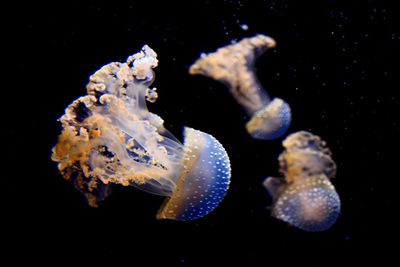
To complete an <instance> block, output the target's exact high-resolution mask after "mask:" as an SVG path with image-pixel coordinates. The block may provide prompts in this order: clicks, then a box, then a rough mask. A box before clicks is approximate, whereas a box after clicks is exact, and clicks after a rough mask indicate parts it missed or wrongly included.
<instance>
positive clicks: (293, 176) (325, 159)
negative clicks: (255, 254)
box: [263, 131, 340, 232]
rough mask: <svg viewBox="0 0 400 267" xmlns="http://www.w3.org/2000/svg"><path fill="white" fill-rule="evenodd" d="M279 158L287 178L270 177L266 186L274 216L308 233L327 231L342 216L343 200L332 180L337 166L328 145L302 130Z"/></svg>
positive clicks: (289, 140) (284, 144)
mask: <svg viewBox="0 0 400 267" xmlns="http://www.w3.org/2000/svg"><path fill="white" fill-rule="evenodd" d="M283 146H284V147H285V151H283V152H282V153H281V155H280V156H279V164H280V172H281V173H282V174H283V175H284V177H268V178H267V179H265V181H264V183H263V185H264V187H265V188H266V189H267V191H268V193H269V194H270V196H271V197H272V202H273V205H272V216H273V217H275V218H277V219H279V220H282V221H285V222H287V223H289V224H291V225H293V226H295V227H297V228H300V229H302V230H305V231H312V232H316V231H324V230H326V229H328V228H330V227H331V226H332V225H333V224H334V223H335V222H336V220H337V218H338V216H339V214H340V198H339V195H338V194H337V192H336V190H335V187H334V186H333V185H332V183H331V181H330V179H331V178H333V177H334V176H335V173H336V164H335V162H334V161H333V160H332V158H331V152H330V150H329V149H328V148H327V147H326V143H325V142H324V141H322V140H321V139H320V138H319V137H318V136H316V135H313V134H311V133H309V132H305V131H300V132H297V133H294V134H292V135H290V136H288V137H287V138H286V139H285V140H284V141H283Z"/></svg>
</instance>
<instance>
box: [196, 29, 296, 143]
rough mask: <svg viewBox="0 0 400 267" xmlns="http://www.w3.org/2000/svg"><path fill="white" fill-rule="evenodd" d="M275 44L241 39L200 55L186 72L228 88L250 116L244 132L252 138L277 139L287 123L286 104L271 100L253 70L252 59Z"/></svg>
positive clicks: (262, 39)
mask: <svg viewBox="0 0 400 267" xmlns="http://www.w3.org/2000/svg"><path fill="white" fill-rule="evenodd" d="M275 45H276V42H275V40H274V39H272V38H270V37H268V36H265V35H261V34H259V35H256V36H254V37H251V38H244V39H243V40H241V41H240V42H237V43H235V44H231V45H227V46H225V47H222V48H220V49H218V50H217V51H216V52H214V53H210V54H207V55H203V56H201V57H200V58H199V59H198V60H197V61H196V62H195V63H194V64H193V65H192V66H191V67H190V69H189V73H190V74H194V75H196V74H197V75H204V76H207V77H210V78H212V79H214V80H217V81H220V82H222V83H224V84H226V85H227V86H228V87H229V89H230V92H231V94H232V95H233V97H234V98H235V99H236V101H237V102H238V103H239V104H240V105H241V106H243V108H244V109H245V110H246V112H247V113H248V115H249V116H250V117H251V119H250V121H249V122H248V123H247V124H246V129H247V131H248V133H249V134H250V135H251V136H252V137H253V138H256V139H262V140H271V139H276V138H279V137H281V136H282V135H283V134H284V133H285V132H286V131H287V129H288V128H289V126H290V122H291V111H290V107H289V105H288V104H287V103H286V102H285V101H283V100H282V99H279V98H275V99H272V100H271V99H270V97H269V95H268V93H267V92H266V91H265V90H264V89H263V87H262V86H261V84H260V82H259V81H258V79H257V76H256V74H255V70H254V63H255V60H256V58H257V57H258V56H260V55H261V54H263V53H264V52H265V51H266V50H267V49H269V48H272V47H275Z"/></svg>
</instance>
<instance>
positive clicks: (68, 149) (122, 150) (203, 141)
mask: <svg viewBox="0 0 400 267" xmlns="http://www.w3.org/2000/svg"><path fill="white" fill-rule="evenodd" d="M157 63H158V61H157V55H156V53H155V52H154V51H153V50H152V49H151V48H149V47H148V46H144V47H143V48H142V51H141V52H139V53H137V54H134V55H133V56H131V57H129V58H128V59H127V62H126V63H118V62H116V63H111V64H108V65H106V66H104V67H102V68H101V69H100V70H99V71H97V72H96V73H95V74H94V75H92V76H91V77H90V82H89V84H88V85H87V92H88V95H87V96H83V97H80V98H78V99H77V100H75V101H74V102H73V103H72V104H71V105H70V106H69V107H68V108H67V109H66V112H65V115H63V116H62V117H61V118H60V121H61V123H62V126H63V131H62V133H61V135H60V136H59V142H58V143H57V145H56V146H55V147H54V148H53V155H52V159H53V160H54V161H56V162H58V168H59V170H60V172H61V173H62V174H63V176H64V178H65V179H67V180H70V181H71V182H73V183H74V185H75V187H76V188H77V189H78V190H79V191H80V192H82V193H83V194H84V195H85V196H86V198H87V200H88V203H89V204H90V205H91V206H94V207H96V206H98V205H99V203H100V202H102V201H103V200H104V199H105V198H106V197H107V196H108V195H109V194H110V193H111V186H112V185H114V184H121V185H124V186H129V185H131V186H135V187H137V188H139V189H141V190H144V191H146V192H149V193H152V194H157V195H162V196H166V197H167V199H166V200H165V203H164V204H163V206H162V207H161V209H160V210H159V212H158V214H157V218H160V219H175V220H193V219H197V218H200V217H203V216H204V215H206V214H208V213H209V212H211V211H212V210H213V209H214V208H215V207H217V206H218V204H219V203H220V202H221V200H222V199H223V198H224V195H225V193H226V191H227V190H228V186H229V182H230V162H229V158H228V155H227V153H226V151H225V149H224V148H223V146H222V145H221V144H220V143H219V142H218V141H217V140H216V139H215V138H214V137H212V136H211V135H209V134H206V133H203V132H201V131H197V130H194V129H191V128H188V127H185V131H184V144H182V143H180V142H179V141H178V140H177V139H176V138H175V137H174V136H173V135H172V134H171V133H169V132H168V131H167V130H166V129H165V128H164V126H163V120H162V119H161V118H160V117H159V116H157V115H156V114H153V113H151V112H149V111H148V110H147V107H146V100H147V101H150V102H154V101H155V100H156V99H157V93H156V90H155V89H150V88H149V86H150V85H151V83H152V82H153V80H154V73H153V70H152V68H154V67H156V66H157Z"/></svg>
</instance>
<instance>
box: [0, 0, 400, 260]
mask: <svg viewBox="0 0 400 267" xmlns="http://www.w3.org/2000/svg"><path fill="white" fill-rule="evenodd" d="M54 2H56V3H47V4H44V3H36V1H34V3H30V4H27V3H23V2H18V3H15V4H13V6H12V7H4V8H3V12H4V13H5V15H11V17H12V19H10V20H8V21H7V22H6V23H5V24H3V27H4V28H5V29H6V31H5V34H7V35H8V34H9V35H10V36H7V35H6V36H5V37H6V38H5V39H4V40H3V42H4V43H5V44H6V45H9V46H10V47H9V48H7V49H3V53H4V57H5V58H6V57H8V56H12V62H11V63H9V64H7V66H6V68H7V70H8V71H9V73H8V72H7V73H6V74H5V76H4V78H5V80H6V84H3V86H4V87H5V88H3V89H2V95H3V101H2V102H3V103H2V105H1V108H2V109H3V112H2V114H3V123H4V124H3V126H4V127H3V126H2V131H1V132H2V133H3V134H5V137H4V138H3V141H4V142H3V144H2V146H3V147H4V148H5V149H4V150H3V153H4V154H3V156H4V158H5V161H4V160H3V164H4V167H3V169H4V172H3V174H2V175H1V176H2V179H1V180H2V195H3V196H4V195H5V201H4V202H3V204H2V207H3V208H2V217H1V218H2V219H1V221H2V222H3V223H4V226H3V227H2V228H3V229H2V236H3V237H2V238H1V241H2V242H4V246H2V247H5V248H6V249H5V250H4V249H2V253H4V255H5V256H6V258H3V259H11V260H12V261H13V262H14V263H16V262H19V261H22V260H28V261H30V262H31V263H32V262H36V261H38V262H51V263H52V264H53V266H54V265H55V266H58V265H60V264H62V263H65V262H66V261H72V262H75V263H77V264H78V263H80V262H81V261H87V262H92V263H94V262H97V261H103V262H105V261H110V262H112V263H115V262H120V261H125V262H127V263H129V264H130V265H132V266H144V264H146V265H150V266H151V265H154V264H156V263H158V264H163V265H166V266H191V265H200V264H202V265H206V266H214V264H223V266H231V265H233V264H236V265H235V266H252V265H254V266H267V264H272V263H271V261H279V262H280V263H281V264H283V265H286V263H289V262H290V261H293V260H294V261H296V263H297V264H301V265H302V264H307V265H308V266H321V265H323V264H329V263H333V262H338V263H341V264H348V263H349V261H350V260H352V261H353V260H354V262H361V261H366V262H369V261H370V260H373V259H378V260H380V262H381V263H384V262H385V261H387V262H389V261H390V260H391V259H392V258H394V256H395V254H393V253H394V252H393V251H392V250H393V249H394V248H395V247H396V245H391V242H398V225H397V219H396V217H397V216H398V214H397V213H398V211H399V209H398V206H395V204H397V203H398V200H397V199H396V197H397V196H398V195H399V193H398V190H399V189H398V187H397V185H395V184H397V183H398V179H399V172H398V162H397V161H398V159H399V152H398V151H399V150H398V149H399V146H398V141H397V139H398V137H399V132H400V123H399V119H398V115H399V111H398V106H399V98H398V97H397V94H398V93H397V90H398V77H399V73H398V72H396V70H395V68H396V67H397V66H396V65H397V64H398V49H399V43H400V31H399V20H398V17H399V15H400V14H399V10H398V9H395V7H394V5H393V4H392V3H390V2H388V1H372V0H370V1H333V0H329V1H328V0H324V1H290V0H287V1H205V0H204V1H186V2H185V3H178V2H173V1H165V2H164V4H162V3H159V2H158V1H136V0H132V1H128V2H120V1H108V2H107V4H101V3H98V2H97V1H86V2H85V3H79V4H74V3H71V2H70V1H64V2H63V1H54ZM160 2H161V1H160ZM242 24H246V25H248V27H249V29H248V30H247V31H246V30H243V29H242V28H241V25H242ZM257 33H263V34H267V35H269V36H271V37H273V38H275V39H276V41H277V44H278V45H277V48H276V49H274V50H271V51H268V52H267V53H266V54H265V55H263V56H262V57H261V58H259V60H258V61H257V73H258V77H259V79H260V80H261V82H262V84H263V85H264V86H265V88H266V89H267V90H268V92H269V93H270V95H272V96H278V97H280V98H282V99H284V100H286V101H287V102H288V103H290V105H291V108H292V112H293V123H292V125H291V127H290V129H289V133H290V132H295V131H299V130H307V131H311V132H312V133H314V134H317V135H319V136H321V137H322V138H323V139H324V140H326V141H327V143H328V146H329V147H330V148H331V150H332V152H333V157H334V159H335V161H336V162H337V165H338V173H337V177H336V179H334V181H333V183H334V185H335V186H336V188H337V191H338V193H339V195H340V197H341V200H342V215H341V217H340V218H339V220H338V221H337V223H336V224H335V225H334V226H333V227H332V228H331V229H329V230H327V231H325V232H322V233H307V232H302V231H300V230H297V229H295V228H293V227H290V226H288V225H286V224H285V223H282V222H280V221H277V220H275V219H273V218H271V217H270V216H269V211H268V209H267V206H268V205H269V204H270V203H271V200H270V198H269V196H268V195H267V193H266V191H265V190H264V188H263V187H262V185H261V183H262V181H263V179H264V178H265V177H266V176H267V175H277V174H278V162H277V156H278V155H279V153H280V152H281V151H282V147H281V141H282V140H275V141H269V142H263V141H257V140H253V139H251V138H250V137H249V136H248V135H247V133H246V131H245V128H244V124H245V122H246V121H247V118H246V116H245V113H244V111H243V110H242V109H241V108H240V106H239V105H237V104H236V102H235V100H234V99H233V98H232V97H231V96H230V95H229V93H228V91H227V89H226V88H225V87H224V86H223V85H221V84H219V83H217V82H215V81H212V80H211V79H207V78H204V77H191V76H189V75H188V67H189V66H190V64H191V63H193V62H194V60H195V59H196V58H197V57H198V56H199V55H200V53H201V52H209V51H214V50H215V49H216V48H218V47H220V46H223V45H225V44H228V43H229V42H230V41H231V40H240V38H242V37H247V36H252V35H254V34H257ZM143 44H148V45H150V46H151V47H152V48H153V49H154V50H155V51H156V52H157V53H158V55H159V61H160V63H159V67H158V68H157V69H156V80H155V83H154V84H153V85H154V86H155V87H157V88H158V93H159V99H158V101H157V102H156V103H155V104H149V109H150V110H151V111H152V112H154V113H156V114H158V115H160V116H161V117H162V118H163V119H164V120H165V126H166V128H167V129H169V130H170V131H171V132H172V133H174V134H175V135H176V136H177V137H178V138H179V139H181V138H182V135H181V132H182V127H183V126H184V125H188V126H190V127H193V128H195V129H199V130H201V131H204V132H207V133H210V134H212V135H213V136H215V137H216V138H217V139H218V140H219V141H220V142H221V143H222V144H223V145H224V146H225V148H226V150H227V152H228V154H229V156H230V159H231V164H232V182H231V187H230V190H229V192H228V194H227V196H226V198H225V200H224V201H223V202H222V203H221V205H220V206H219V207H218V208H217V209H216V210H215V211H214V212H212V213H210V214H209V215H208V216H206V217H204V218H202V219H199V220H197V221H193V222H174V221H157V220H155V214H156V212H157V210H158V208H159V206H160V205H161V203H162V202H163V198H161V197H158V196H153V195H150V194H146V193H143V192H140V191H138V190H135V189H134V188H122V187H120V188H117V189H116V190H115V192H114V194H113V195H112V197H111V198H109V199H108V201H106V203H104V205H103V206H102V207H100V208H97V209H93V208H90V207H88V205H87V204H86V203H85V201H84V200H83V198H82V196H81V195H80V194H79V193H78V192H76V191H75V190H74V189H73V187H72V185H71V184H69V183H68V182H66V181H64V180H63V178H62V176H61V175H60V174H59V173H58V171H57V167H56V164H55V163H54V162H52V161H51V160H50V155H51V148H52V147H53V145H54V144H55V143H56V142H57V136H58V134H59V133H60V130H61V127H60V124H59V123H58V122H57V119H58V118H59V117H60V116H61V115H62V114H63V112H64V108H65V107H66V106H67V105H68V104H69V103H71V102H72V101H73V100H74V99H76V98H77V97H79V96H82V95H84V94H85V92H86V91H85V85H86V83H87V81H88V77H89V75H91V74H92V73H94V72H95V71H96V70H97V69H99V68H100V67H101V66H102V65H104V64H107V63H109V62H111V61H122V62H123V61H124V60H125V59H126V58H127V56H128V55H131V54H132V53H134V52H137V51H138V50H139V49H140V47H141V46H142V45H143ZM7 82H9V83H10V84H9V85H7ZM3 175H4V176H3ZM4 193H5V194H4Z"/></svg>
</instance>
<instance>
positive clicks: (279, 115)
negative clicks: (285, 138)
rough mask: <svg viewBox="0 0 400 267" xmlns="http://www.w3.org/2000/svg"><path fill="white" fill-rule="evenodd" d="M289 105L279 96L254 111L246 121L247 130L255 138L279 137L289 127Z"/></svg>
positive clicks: (269, 138)
mask: <svg viewBox="0 0 400 267" xmlns="http://www.w3.org/2000/svg"><path fill="white" fill-rule="evenodd" d="M290 122H291V112H290V106H289V105H288V104H287V103H286V102H285V101H283V100H282V99H280V98H275V99H274V100H272V102H271V103H270V104H269V105H266V106H265V107H264V108H262V109H260V110H259V111H257V112H255V113H254V114H253V116H252V117H251V119H250V120H249V121H248V122H247V123H246V129H247V132H248V133H249V134H250V135H251V136H252V137H253V138H255V139H261V140H272V139H276V138H279V137H281V136H282V135H284V134H285V133H286V131H287V130H288V129H289V126H290Z"/></svg>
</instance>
